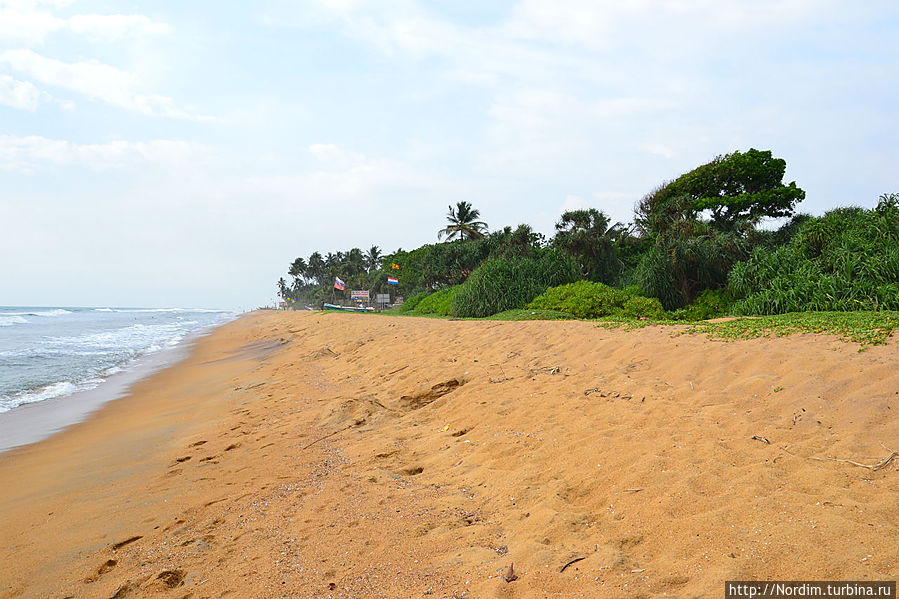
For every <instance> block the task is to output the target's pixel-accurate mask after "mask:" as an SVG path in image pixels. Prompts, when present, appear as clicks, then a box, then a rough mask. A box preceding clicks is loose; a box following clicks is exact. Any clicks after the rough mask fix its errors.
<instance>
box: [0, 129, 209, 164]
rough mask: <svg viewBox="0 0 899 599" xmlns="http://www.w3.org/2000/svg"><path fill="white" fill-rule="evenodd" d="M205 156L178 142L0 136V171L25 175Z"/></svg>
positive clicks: (183, 161) (193, 160)
mask: <svg viewBox="0 0 899 599" xmlns="http://www.w3.org/2000/svg"><path fill="white" fill-rule="evenodd" d="M208 155H209V151H208V149H207V148H206V147H205V146H203V145H201V144H198V143H195V142H189V141H180V140H167V139H156V140H151V141H140V142H134V141H111V142H107V143H101V144H76V143H72V142H70V141H65V140H59V139H47V138H46V137H39V136H25V137H19V136H14V135H0V170H7V171H17V172H25V173H30V172H34V171H36V170H38V169H41V168H47V167H60V166H78V167H86V168H89V169H91V170H96V171H105V170H110V169H115V168H124V167H129V166H135V165H140V164H147V163H150V164H161V165H168V166H180V165H186V164H195V163H196V162H198V161H204V160H206V159H207V157H208Z"/></svg>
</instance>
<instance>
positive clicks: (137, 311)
mask: <svg viewBox="0 0 899 599" xmlns="http://www.w3.org/2000/svg"><path fill="white" fill-rule="evenodd" d="M94 312H123V313H133V314H146V313H149V312H199V313H203V314H207V313H208V314H224V313H226V312H229V310H210V309H208V308H94Z"/></svg>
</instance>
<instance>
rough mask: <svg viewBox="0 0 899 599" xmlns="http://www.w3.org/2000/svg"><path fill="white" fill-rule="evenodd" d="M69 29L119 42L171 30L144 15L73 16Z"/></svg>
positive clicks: (93, 37) (167, 26) (102, 39)
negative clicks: (128, 38)
mask: <svg viewBox="0 0 899 599" xmlns="http://www.w3.org/2000/svg"><path fill="white" fill-rule="evenodd" d="M68 25H69V29H71V30H72V31H73V32H75V33H77V34H80V35H85V36H87V37H89V38H92V39H97V40H100V41H107V42H113V41H119V40H121V39H124V38H125V37H132V36H149V35H164V34H167V33H170V32H171V30H172V28H171V27H170V26H169V25H168V24H167V23H162V22H160V21H154V20H152V19H150V18H148V17H146V16H144V15H74V16H72V17H70V18H69V20H68Z"/></svg>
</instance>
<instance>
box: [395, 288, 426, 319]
mask: <svg viewBox="0 0 899 599" xmlns="http://www.w3.org/2000/svg"><path fill="white" fill-rule="evenodd" d="M427 296H428V294H427V293H416V294H415V295H413V296H412V297H410V298H409V299H407V300H406V301H405V302H403V303H402V304H401V305H400V306H398V307H396V308H394V310H396V311H397V312H399V313H401V314H405V313H406V312H412V311H413V310H415V309H416V308H417V307H418V304H420V303H421V301H422V300H423V299H424V298H426V297H427Z"/></svg>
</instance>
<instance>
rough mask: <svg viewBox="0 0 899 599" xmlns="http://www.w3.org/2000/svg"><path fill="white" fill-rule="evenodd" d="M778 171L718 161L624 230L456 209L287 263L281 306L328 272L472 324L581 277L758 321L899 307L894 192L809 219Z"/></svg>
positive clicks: (759, 158)
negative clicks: (430, 232)
mask: <svg viewBox="0 0 899 599" xmlns="http://www.w3.org/2000/svg"><path fill="white" fill-rule="evenodd" d="M785 172H786V161H784V160H783V159H781V158H775V157H773V156H772V153H771V151H760V150H756V149H750V150H748V151H746V152H739V151H736V152H733V153H730V154H726V155H722V156H718V157H716V158H715V159H713V160H712V161H710V162H709V163H707V164H703V165H701V166H699V167H697V168H695V169H693V170H691V171H689V172H687V173H684V174H683V175H681V176H680V177H678V178H676V179H674V180H672V181H668V182H665V183H663V184H661V185H659V186H658V187H657V188H655V189H654V190H652V191H650V192H649V193H647V194H646V195H645V196H644V197H643V198H642V199H641V200H640V201H639V202H638V203H637V205H636V207H635V214H634V220H633V222H632V223H617V222H615V223H613V222H612V221H611V220H610V219H609V217H608V216H607V215H606V214H605V213H604V212H602V211H600V210H597V209H595V208H589V209H583V210H570V211H567V212H565V213H564V214H562V216H561V218H560V219H559V221H558V222H557V223H556V226H555V234H554V236H553V237H552V238H546V237H544V236H543V235H541V234H539V233H535V232H534V231H533V230H532V229H531V227H530V226H529V225H527V224H521V225H518V226H517V227H515V228H514V229H513V228H512V227H505V228H503V229H500V230H497V231H493V232H490V231H489V230H488V227H487V223H485V222H483V221H482V220H480V213H479V211H478V210H476V209H474V208H473V207H472V205H471V204H470V203H469V202H465V201H462V202H458V203H457V204H456V206H450V207H449V211H448V213H447V225H446V226H445V227H444V228H442V229H441V230H440V231H438V239H443V238H446V241H445V242H438V243H434V244H426V245H423V246H421V247H419V248H416V249H414V250H409V251H405V250H402V249H399V250H397V251H395V252H393V253H391V254H386V255H382V253H381V251H380V249H379V248H378V247H372V248H370V249H369V250H368V251H367V252H363V251H361V250H359V249H358V248H353V249H351V250H349V251H347V252H337V253H336V254H331V253H329V254H327V255H325V256H322V255H321V254H320V253H319V252H314V253H313V254H312V255H310V256H309V258H308V259H303V258H297V259H296V260H295V261H294V262H293V263H292V264H291V265H290V268H289V269H288V275H289V276H290V277H291V280H290V281H287V280H285V279H284V278H282V279H281V280H279V282H278V289H279V293H280V294H281V297H282V298H284V299H285V300H286V301H288V302H289V303H294V304H303V303H313V302H315V301H318V300H321V299H326V298H327V297H329V296H330V294H331V293H332V291H331V290H332V289H333V283H334V280H335V277H339V278H340V279H341V280H343V281H344V282H345V283H346V284H347V289H350V288H352V289H368V290H370V291H371V292H372V293H377V292H384V291H386V290H387V289H388V286H387V277H388V276H396V277H397V278H398V279H399V281H400V283H399V285H398V286H394V287H393V288H394V290H395V291H396V292H397V293H399V294H402V295H404V296H406V297H407V298H412V297H417V298H418V299H417V300H416V301H415V302H413V304H415V303H417V302H418V301H421V299H422V298H424V297H425V296H427V295H428V294H432V293H434V292H438V291H441V290H446V292H444V293H441V295H440V296H438V297H435V299H434V300H433V302H431V303H434V304H440V305H443V306H445V307H446V309H447V310H450V309H451V310H452V311H453V312H452V313H454V314H458V315H470V316H486V315H489V314H493V313H495V312H498V311H501V310H504V309H509V308H514V307H521V306H523V305H524V304H526V303H527V302H530V301H531V300H533V299H534V297H536V295H539V294H540V293H542V292H543V291H545V290H546V289H547V288H548V287H555V286H559V285H564V284H566V283H572V282H574V281H578V280H584V281H592V282H595V283H602V284H604V285H607V286H610V287H614V288H618V289H627V294H628V295H627V297H629V298H630V297H635V296H637V295H639V296H640V297H647V298H656V299H658V301H659V302H660V303H661V306H663V307H664V309H665V310H668V311H676V310H683V309H685V308H686V307H688V306H690V305H691V304H692V303H693V302H696V301H697V300H698V298H700V296H702V300H701V301H702V302H703V303H704V305H709V306H711V305H714V306H716V308H715V309H716V310H737V311H742V312H746V313H759V314H761V313H776V312H778V311H785V310H802V309H815V310H823V309H850V308H852V309H878V308H882V307H891V309H899V207H897V204H899V195H897V194H888V195H884V196H882V197H881V200H880V203H879V204H878V207H877V208H876V209H875V210H863V209H842V211H832V212H831V213H828V214H827V215H825V216H824V217H820V218H814V217H811V216H808V215H802V214H796V212H795V210H796V206H797V204H798V203H799V202H801V201H802V200H803V199H804V198H805V192H804V191H803V190H802V189H801V188H799V187H797V185H796V183H795V182H790V183H784V182H783V177H784V174H785ZM766 218H782V219H788V220H787V221H786V223H785V224H784V225H783V226H781V227H780V228H779V229H777V230H774V231H771V230H765V229H763V228H761V227H760V223H761V222H762V220H763V219H766ZM451 288H452V289H451ZM338 293H339V292H338ZM709 294H714V297H712V296H710V295H709ZM621 297H624V296H621ZM828 298H830V299H828ZM628 301H631V302H632V303H634V302H635V300H628ZM636 303H639V302H636ZM450 306H451V308H450Z"/></svg>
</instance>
